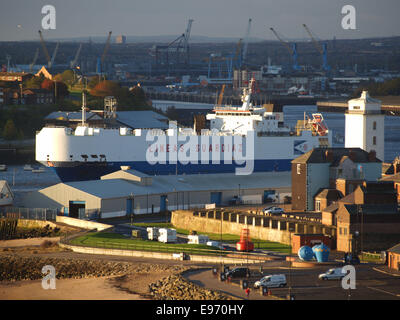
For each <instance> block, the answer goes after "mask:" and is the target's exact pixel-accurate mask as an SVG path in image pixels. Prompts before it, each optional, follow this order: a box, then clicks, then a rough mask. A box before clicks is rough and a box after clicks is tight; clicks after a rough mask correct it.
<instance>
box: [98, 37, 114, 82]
mask: <svg viewBox="0 0 400 320" xmlns="http://www.w3.org/2000/svg"><path fill="white" fill-rule="evenodd" d="M111 34H112V31H110V32H109V33H108V37H107V40H106V45H105V46H104V50H103V54H102V55H101V57H100V58H98V59H97V70H96V71H97V73H98V74H100V73H101V72H102V70H103V66H104V60H105V58H106V55H107V52H108V49H109V48H110V40H111Z"/></svg>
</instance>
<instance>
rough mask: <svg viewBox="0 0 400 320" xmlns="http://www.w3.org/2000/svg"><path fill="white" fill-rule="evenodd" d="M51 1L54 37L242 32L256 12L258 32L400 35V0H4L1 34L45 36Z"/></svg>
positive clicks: (2, 37) (254, 32)
mask: <svg viewBox="0 0 400 320" xmlns="http://www.w3.org/2000/svg"><path fill="white" fill-rule="evenodd" d="M44 5H53V6H54V7H55V9H56V29H55V30H44V31H43V34H44V36H45V38H46V39H52V38H54V39H56V38H74V37H86V36H87V37H89V36H92V37H94V36H104V37H105V36H107V34H108V31H110V30H111V31H112V32H113V35H118V34H124V35H126V36H128V39H129V36H162V35H180V34H182V33H184V31H185V29H186V25H187V21H188V19H194V22H193V25H192V35H197V36H208V37H229V38H230V37H232V38H236V39H238V38H242V37H244V35H245V33H246V28H247V24H248V19H249V18H251V19H252V28H251V32H250V36H251V37H256V38H260V39H264V40H272V39H275V38H274V36H273V34H272V33H271V31H270V30H269V28H270V27H274V28H275V29H276V30H277V31H278V32H279V33H280V34H281V35H282V36H284V37H285V38H287V39H299V38H306V37H307V33H306V31H305V30H304V29H303V28H302V24H303V23H306V24H307V25H308V26H309V27H310V29H311V30H312V31H313V33H314V34H315V35H316V36H318V38H320V39H332V38H333V37H334V36H336V37H337V38H338V39H345V38H348V39H354V38H369V37H387V36H399V35H400V19H399V17H398V15H399V13H400V10H399V9H400V0H379V1H377V0H346V1H343V0H141V1H138V0H68V1H67V0H44V1H43V0H0V41H12V40H17V41H19V40H38V30H39V29H41V28H42V19H43V17H44V14H42V13H41V10H42V7H43V6H44ZM344 5H353V6H354V7H355V9H356V30H344V29H343V28H342V24H341V21H342V18H343V17H344V15H343V14H342V13H341V11H342V7H343V6H344Z"/></svg>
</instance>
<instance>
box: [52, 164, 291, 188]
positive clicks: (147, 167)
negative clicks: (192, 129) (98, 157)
mask: <svg viewBox="0 0 400 320" xmlns="http://www.w3.org/2000/svg"><path fill="white" fill-rule="evenodd" d="M291 161H292V160H291V159H281V160H256V161H255V162H254V172H272V171H290V170H291ZM121 166H130V167H131V168H132V169H134V170H137V171H140V172H143V173H146V174H148V175H168V174H175V173H176V172H177V173H178V174H183V173H184V174H197V173H234V172H235V170H236V168H240V167H244V165H243V166H238V165H236V164H224V163H221V164H187V165H183V164H180V163H178V165H176V164H164V165H163V164H155V165H151V164H149V163H148V162H147V161H142V162H110V163H107V165H104V163H103V164H101V165H99V164H98V163H82V164H81V165H76V166H73V167H71V166H63V165H62V163H60V164H58V166H57V167H53V169H54V170H55V172H56V173H57V175H58V176H59V178H60V180H61V181H63V182H69V181H84V180H98V179H100V177H101V176H103V175H106V174H109V173H112V172H115V171H118V170H120V169H121Z"/></svg>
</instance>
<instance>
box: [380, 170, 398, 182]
mask: <svg viewBox="0 0 400 320" xmlns="http://www.w3.org/2000/svg"><path fill="white" fill-rule="evenodd" d="M380 181H391V182H400V172H399V173H396V174H392V175H388V176H386V177H383V178H382V179H381V180H380Z"/></svg>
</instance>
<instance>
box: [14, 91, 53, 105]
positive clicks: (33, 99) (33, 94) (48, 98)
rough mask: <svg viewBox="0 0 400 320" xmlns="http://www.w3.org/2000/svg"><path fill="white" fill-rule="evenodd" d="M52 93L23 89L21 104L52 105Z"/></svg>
mask: <svg viewBox="0 0 400 320" xmlns="http://www.w3.org/2000/svg"><path fill="white" fill-rule="evenodd" d="M53 103H54V93H53V92H52V91H50V90H47V89H25V90H23V91H22V104H53Z"/></svg>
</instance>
